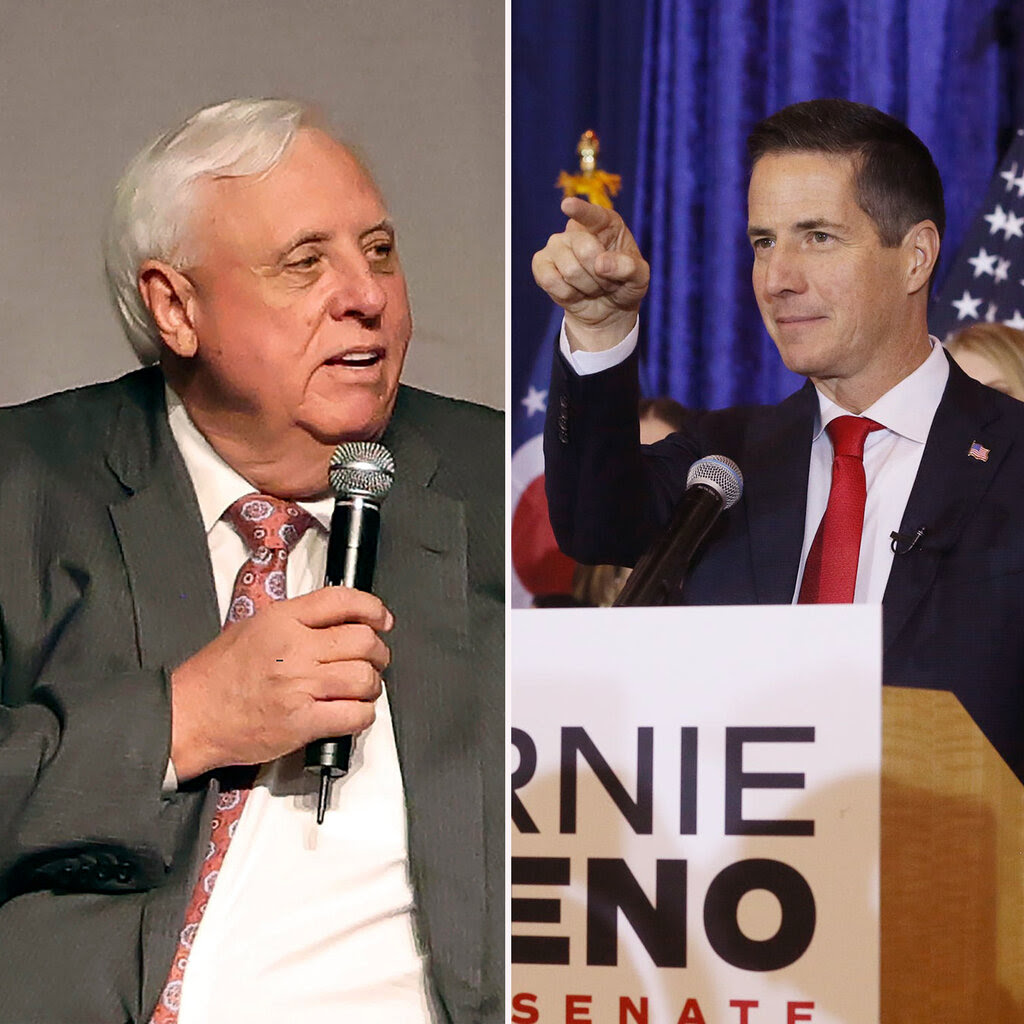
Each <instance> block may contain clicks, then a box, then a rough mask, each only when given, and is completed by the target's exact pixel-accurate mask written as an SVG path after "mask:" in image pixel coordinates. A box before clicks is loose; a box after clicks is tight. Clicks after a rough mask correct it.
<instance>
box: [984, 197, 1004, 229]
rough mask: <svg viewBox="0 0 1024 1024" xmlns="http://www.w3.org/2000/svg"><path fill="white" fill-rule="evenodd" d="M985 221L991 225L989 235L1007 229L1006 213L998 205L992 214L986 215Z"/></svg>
mask: <svg viewBox="0 0 1024 1024" xmlns="http://www.w3.org/2000/svg"><path fill="white" fill-rule="evenodd" d="M985 220H987V221H988V223H989V229H988V233H989V234H990V235H994V234H995V233H996V232H997V231H1002V230H1003V228H1004V227H1006V211H1005V210H1004V209H1003V208H1002V206H1000V205H999V204H998V203H997V204H996V208H995V209H994V210H993V211H992V212H991V213H986V214H985Z"/></svg>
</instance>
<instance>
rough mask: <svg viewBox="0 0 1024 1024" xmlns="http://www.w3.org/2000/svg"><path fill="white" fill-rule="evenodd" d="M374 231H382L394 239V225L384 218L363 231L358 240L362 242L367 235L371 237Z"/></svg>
mask: <svg viewBox="0 0 1024 1024" xmlns="http://www.w3.org/2000/svg"><path fill="white" fill-rule="evenodd" d="M376 231H384V232H386V233H387V234H388V235H390V236H391V237H392V238H394V237H395V225H394V224H393V223H392V221H391V220H390V219H389V218H388V217H385V218H384V219H383V220H380V221H378V222H377V223H376V224H374V225H372V226H371V227H368V228H367V229H366V230H365V231H363V232H362V233H361V234H360V235H359V238H360V240H362V239H364V238H366V237H367V236H368V235H372V234H373V233H374V232H376Z"/></svg>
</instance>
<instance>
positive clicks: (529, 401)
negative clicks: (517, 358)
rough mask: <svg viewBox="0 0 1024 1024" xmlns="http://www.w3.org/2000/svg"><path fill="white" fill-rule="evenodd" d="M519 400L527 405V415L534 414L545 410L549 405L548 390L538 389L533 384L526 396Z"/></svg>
mask: <svg viewBox="0 0 1024 1024" xmlns="http://www.w3.org/2000/svg"><path fill="white" fill-rule="evenodd" d="M519 401H520V402H521V403H522V404H523V405H524V406H525V407H526V415H527V416H532V415H533V414H534V413H535V412H544V410H545V409H546V408H547V406H548V393H547V392H546V391H538V390H537V388H535V387H534V386H533V385H532V384H531V385H530V390H529V391H527V392H526V397H525V398H520V399H519Z"/></svg>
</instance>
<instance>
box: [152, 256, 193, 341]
mask: <svg viewBox="0 0 1024 1024" xmlns="http://www.w3.org/2000/svg"><path fill="white" fill-rule="evenodd" d="M139 294H140V295H141V296H142V301H143V302H144V303H145V304H146V307H147V308H148V309H149V312H150V315H151V316H152V317H153V320H154V321H155V323H156V326H157V329H158V330H159V331H160V336H161V337H162V338H163V341H164V344H165V345H166V346H167V347H168V348H169V349H170V350H171V351H172V352H173V353H174V354H175V355H176V356H179V357H180V358H182V359H191V358H192V356H194V355H195V354H196V352H197V350H198V349H199V338H198V337H197V336H196V330H195V324H194V322H193V315H194V312H195V288H194V287H193V285H192V282H191V281H189V279H188V278H187V277H185V275H184V274H182V273H180V272H179V271H177V270H175V269H174V267H172V266H171V265H170V264H168V263H164V262H162V261H161V260H146V261H145V262H144V263H143V264H142V266H140V267H139Z"/></svg>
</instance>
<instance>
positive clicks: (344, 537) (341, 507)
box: [306, 441, 395, 825]
mask: <svg viewBox="0 0 1024 1024" xmlns="http://www.w3.org/2000/svg"><path fill="white" fill-rule="evenodd" d="M394 477H395V460H394V459H393V458H392V456H391V452H389V451H388V450H387V448H385V447H384V445H382V444H378V443H377V442H376V441H348V442H346V443H344V444H340V445H338V447H337V448H336V449H335V451H334V454H333V455H332V456H331V464H330V466H329V468H328V470H327V479H328V481H329V482H330V485H331V490H332V491H333V492H334V497H335V501H334V513H333V514H332V516H331V535H330V538H329V539H328V541H327V569H326V572H325V573H324V586H325V587H338V586H342V587H352V588H354V589H356V590H366V591H369V590H370V589H371V588H372V586H373V570H374V568H375V567H376V565H377V538H378V536H379V534H380V503H381V502H382V501H383V500H384V498H385V497H386V496H387V493H388V491H389V490H390V489H391V484H392V481H393V480H394ZM351 756H352V737H351V736H339V737H336V738H334V739H324V740H317V741H316V742H315V743H310V744H309V746H307V747H306V768H307V769H308V770H310V771H319V772H320V795H319V800H318V802H317V809H316V820H317V824H318V825H319V824H322V823H323V820H324V815H325V814H326V813H327V805H328V802H329V800H330V795H331V782H332V781H333V780H334V779H337V778H340V777H341V776H342V775H345V774H346V773H347V772H348V765H349V759H350V757H351Z"/></svg>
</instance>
